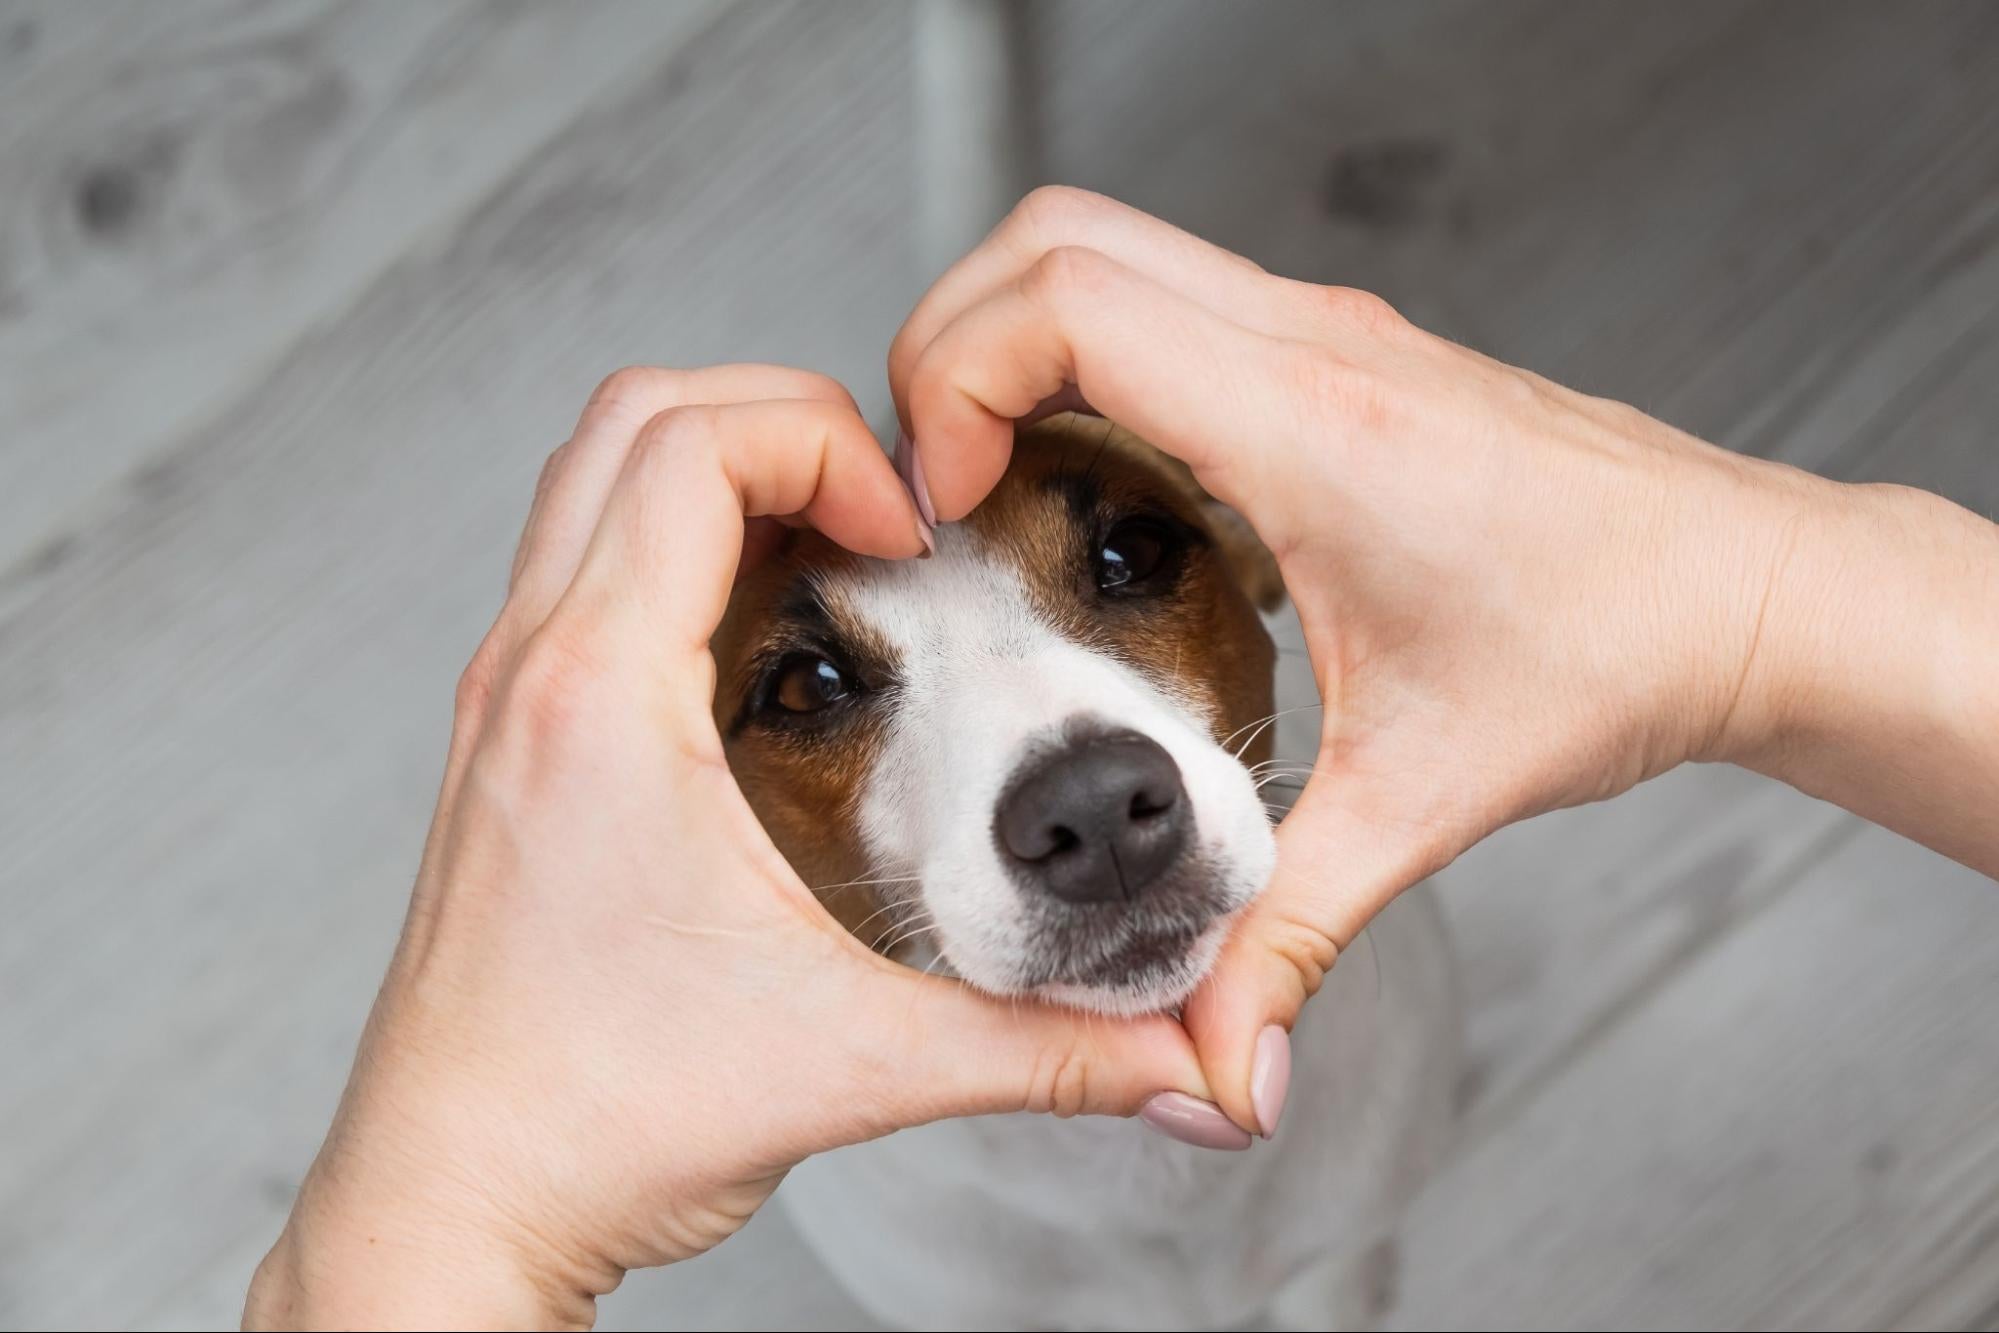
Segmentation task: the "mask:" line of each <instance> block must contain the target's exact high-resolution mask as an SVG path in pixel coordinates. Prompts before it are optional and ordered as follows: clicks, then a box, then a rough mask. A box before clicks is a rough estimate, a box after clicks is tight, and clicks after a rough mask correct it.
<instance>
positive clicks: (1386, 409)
mask: <svg viewBox="0 0 1999 1333" xmlns="http://www.w3.org/2000/svg"><path fill="white" fill-rule="evenodd" d="M1290 378H1291V381H1292V387H1293V388H1294V389H1295V390H1296V391H1297V394H1298V398H1299V401H1301V402H1303V403H1305V404H1306V405H1307V410H1308V411H1309V412H1310V413H1311V414H1312V416H1313V417H1315V418H1319V417H1322V416H1324V415H1330V416H1331V417H1333V418H1334V419H1335V420H1336V421H1338V422H1340V423H1342V425H1343V426H1345V427H1347V428H1348V429H1352V430H1359V431H1364V432H1373V431H1379V430H1381V429H1383V428H1384V427H1385V426H1386V425H1387V424H1388V422H1389V420H1390V417H1391V415H1392V412H1391V403H1390V398H1389V394H1388V390H1387V386H1386V385H1385V384H1383V382H1382V381H1381V379H1380V378H1379V377H1377V376H1376V375H1374V374H1373V373H1372V372H1370V371H1368V370H1366V369H1365V368H1363V367H1360V366H1357V365H1355V364H1354V363H1353V362H1351V361H1348V360H1347V359H1346V358H1344V357H1342V356H1340V355H1338V354H1337V353H1335V352H1333V351H1331V350H1330V349H1328V348H1324V347H1318V346H1305V347H1301V348H1299V349H1298V350H1297V352H1296V354H1295V355H1294V357H1293V358H1292V364H1291V374H1290Z"/></svg>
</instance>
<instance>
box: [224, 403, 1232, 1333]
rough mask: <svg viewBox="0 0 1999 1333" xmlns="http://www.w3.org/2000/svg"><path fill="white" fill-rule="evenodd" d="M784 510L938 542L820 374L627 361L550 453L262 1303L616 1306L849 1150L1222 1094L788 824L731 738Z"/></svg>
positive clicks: (279, 1315) (1173, 1032) (873, 538)
mask: <svg viewBox="0 0 1999 1333" xmlns="http://www.w3.org/2000/svg"><path fill="white" fill-rule="evenodd" d="M746 516H747V518H748V521H749V527H748V528H747V530H746V527H745V522H746ZM774 516H784V517H787V518H791V517H792V516H796V518H793V519H792V521H797V519H802V520H803V521H805V522H809V523H811V524H812V525H813V526H815V527H817V528H819V529H820V530H821V531H823V532H824V533H826V535H828V536H829V537H831V538H833V539H834V540H836V541H839V542H840V543H842V544H843V545H845V546H847V547H849V548H851V549H853V550H855V551H859V552H862V553H865V554H869V555H875V556H880V557H886V558H895V557H904V556H910V555H914V554H916V553H917V552H918V550H919V549H921V545H922V543H921V539H920V537H919V532H918V529H917V526H916V517H915V514H914V512H913V510H912V508H911V505H910V502H909V499H908V496H907V494H906V492H905V491H904V490H903V488H902V487H901V485H900V484H899V483H898V482H897V480H896V477H895V474H894V472H893V469H892V468H891V466H890V464H889V462H888V460H887V458H886V457H885V456H884V455H883V454H882V452H881V450H880V449H879V447H878V446H877V445H876V443H875V441H874V439H873V438H872V436H871V435H870V434H869V432H868V430H867V429H866V427H865V426H864V425H863V423H862V421H861V418H860V416H859V414H858V413H857V411H856V410H855V408H854V406H853V403H852V401H851V399H850V398H849V397H848V396H847V394H846V393H845V391H844V390H842V389H841V388H840V387H839V386H838V385H837V384H834V383H833V382H831V381H829V380H826V379H824V378H822V377H819V376H815V375H807V374H803V373H800V372H795V371H788V370H781V369H776V368H771V367H758V366H722V367H715V368H711V369H706V370H698V371H689V372H684V373H683V372H671V371H663V370H630V371H624V372H620V373H619V374H617V375H614V376H612V377H611V378H610V379H609V380H607V381H606V382H605V383H604V385H603V386H602V387H601V388H600V389H599V390H598V391H597V393H596V395H595V396H594V397H593V398H592V399H591V401H590V404H589V406H588V407H587V408H586V409H585V410H584V412H583V415H582V419H581V421H580V422H579V424H578V426H577V429H576V433H575V435H574V436H573V437H572V438H571V440H570V441H569V442H568V443H567V444H565V445H564V446H563V447H562V448H561V449H559V450H557V451H556V452H555V454H554V455H553V456H552V457H551V458H550V459H549V462H548V466H547V467H546V468H545V469H544V471H543V474H542V479H541V483H540V485H539V487H538V489H537V491H536V495H535V501H534V506H533V510H532V512H531V514H530V516H529V518H528V522H527V528H526V532H525V534H524V536H523V537H522V540H521V545H520V551H519V554H518V555H517V557H516V559H515V563H514V570H513V576H512V580H511V583H510V586H509V589H508V593H507V598H506V602H505V605H504V606H503V607H502V609H501V611H500V614H499V618H498V621H497V623H496V624H495V625H494V627H493V630H492V632H491V633H490V634H489V635H488V636H487V638H486V640H485V642H484V643H483V644H481V646H480V648H479V650H478V652H477V654H476V655H475V656H474V658H473V660H472V664H471V666H470V667H469V668H468V669H467V671H466V673H465V676H464V679H463V681H462V682H461V684H460V687H459V692H458V701H457V716H456V725H455V726H454V729H453V733H452V739H451V745H450V750H449V754H448V756H447V761H446V767H445V775H444V782H443V789H442V793H441V795H440V797H439V800H438V806H437V812H436V816H435V822H434V823H433V825H432V828H431V832H430V836H429V839H428V842H427V844H426V847H425V850H424V854H423V861H422V866H421V869H420V871H419V874H418V877H417V882H416V887H415V891H414V893H413V895H412V899H411V904H410V911H409V916H408V920H407V923H406V925H405V927H404V932H403V937H402V941H401V944H400V946H399V947H398V949H397V952H396V955H395V958H394V961H393V963H392V964H391V966H390V968H389V973H388V977H387V980H386V981H385V983H384V984H383V987H382V991H381V994H380V996H379V998H378V1000H377V1001H376V1004H375V1008H374V1011H373V1013H372V1015H371V1017H370V1019H369V1022H368V1025H367V1029H366V1031H365V1033H364V1034H363V1037H362V1040H361V1046H360V1051H359V1053H358V1055H357V1056H356V1059H355V1064H354V1070H353V1074H352V1076H351V1079H350V1081H349V1083H348V1086H347V1090H346V1094H345V1096H344V1097H343V1098H342V1101H341V1104H340V1108H339V1111H338V1114H337V1115H336V1117H335V1120H334V1123H333V1126H332V1130H331V1132H330V1133H329V1134H328V1136H327V1140H326V1144H325V1147H324V1148H323V1149H322V1150H321V1152H320V1155H319V1158H318V1160H317V1161H316V1162H315V1163H314V1165H313V1167H312V1170H311V1172H310V1173H309V1174H308V1176H307V1178H306V1180H305V1183H304V1185H303V1187H302V1189H301V1191H300V1194H299V1198H298V1201H297V1204H296V1206H295V1208H294V1210H293V1213H292V1216H291V1218H290V1220H289V1222H288V1224H287V1226H286V1228H285V1231H284V1234H283V1235H282V1236H281V1237H280V1239H279V1241H278V1243H277V1245H276V1247H275V1248H274V1249H273V1250H272V1251H271V1253H270V1255H269V1256H268V1257H267V1258H266V1259H265V1261H264V1263H263V1264H262V1265H261V1266H260V1268H259V1270H258V1274H257V1277H256V1280H255V1282H254V1283H253V1285H252V1288H251V1292H250V1299H249V1303H248V1307H247V1309H246V1311H245V1321H246V1323H247V1324H248V1325H250V1326H253V1327H266V1326H307V1325H337V1326H343V1327H365V1326H372V1325H390V1326H396V1327H452V1326H460V1325H470V1326H485V1327H496V1326H503V1325H516V1324H518V1325H523V1326H525V1325H530V1324H532V1325H535V1326H549V1325H554V1324H584V1323H587V1322H588V1321H589V1319H590V1317H591V1315H592V1313H593V1310H594V1305H593V1302H594V1297H595V1296H596V1295H598V1294H601V1293H602V1292H605V1291H608V1290H610V1289H611V1288H612V1287H614V1286H615V1285H616V1284H617V1282H618V1281H619V1279H620V1278H621V1277H622V1275H623V1273H624V1272H625V1271H626V1270H628V1269H631V1268H636V1267H640V1266H645V1265H654V1264H660V1263H665V1262H668V1261H671V1260H674V1259H680V1258H684V1257H687V1256H689V1255H693V1254H698V1253H700V1252H701V1251H703V1250H706V1249H708V1248H709V1247H710V1246H712V1245H714V1244H716V1243H717V1242H719V1241H721V1240H722V1239H724V1238H725V1237H727V1236H728V1235H730V1234H731V1233H732V1232H733V1231H735V1230H736V1228H738V1227H739V1226H741V1225H742V1224H743V1222H744V1221H745V1220H746V1219H747V1218H748V1217H749V1216H750V1214H751V1213H752V1212H753V1211H754V1210H755V1209H756V1208H757V1207H758V1206H759V1205H760V1204H761V1203H762V1202H763V1201H764V1200H765V1199H766V1198H767V1197H768V1196H769V1194H770V1192H771V1190H772V1189H773V1188H774V1187H775V1186H776V1185H777V1183H778V1181H779V1179H780V1178H781V1177H782V1176H783V1175H784V1173H785V1171H786V1170H787V1169H788V1168H789V1167H791V1166H792V1165H794V1164H795V1163H797V1162H798V1161H800V1160H801V1159H803V1158H804V1157H806V1156H807V1155H809V1154H811V1153H814V1152H818V1151H821V1150H823V1149H826V1148H831V1147H835V1146H838V1145H841V1144H847V1143H853V1142H857V1141H860V1140H863V1139H868V1138H873V1137H876V1136H878V1135H882V1134H886V1133H888V1132H890V1131H892V1130H895V1129H897V1128H900V1127H903V1126H907V1125H913V1124H917V1123H921V1122H924V1121H929V1120H934V1119H937V1118H940V1117H944V1116H954V1115H967V1114H977V1113H983V1112H999V1111H1020V1110H1030V1111H1043V1112H1053V1113H1055V1114H1057V1115H1073V1114H1077V1113H1094V1114H1103V1113H1108V1114H1130V1113H1132V1112H1133V1111H1135V1110H1137V1109H1138V1108H1139V1106H1140V1104H1141V1103H1143V1102H1144V1101H1146V1100H1147V1099H1148V1098H1149V1097H1151V1096H1152V1095H1153V1094H1155V1093H1158V1092H1160V1091H1161V1090H1162V1089H1175V1090H1181V1091H1184V1092H1189V1093H1193V1094H1196V1095H1202V1096H1204V1095H1205V1093H1206V1089H1205V1085H1204V1084H1203V1082H1202V1080H1201V1075H1200V1070H1199V1065H1198V1062H1197V1060H1196V1058H1195V1056H1194V1052H1193V1049H1192V1046H1191V1044H1190V1043H1189V1041H1188V1040H1187V1037H1186V1035H1185V1033H1184V1031H1183V1030H1182V1029H1181V1028H1180V1026H1179V1025H1178V1024H1176V1023H1174V1022H1172V1021H1171V1020H1169V1019H1163V1018H1162V1019H1156V1020H1150V1021H1143V1022H1137V1023H1106V1022H1102V1021H1096V1022H1092V1023H1090V1024H1089V1025H1088V1026H1087V1028H1086V1027H1085V1025H1084V1019H1083V1018H1082V1017H1081V1016H1079V1015H1071V1014H1069V1013H1066V1012H1063V1011H1057V1010H1052V1009H1044V1008H1040V1007H1037V1006H1034V1005H1031V1004H1000V1003H996V1002H993V1001H990V1000H986V999H982V998H980V997H978V996H975V995H973V994H972V993H970V992H968V991H966V990H965V989H963V988H961V987H960V986H959V985H957V984H956V983H953V982H947V981H942V980H938V979H936V978H928V977H922V976H919V975H917V974H916V973H914V972H912V971H909V970H907V969H904V968H902V967H899V966H897V965H896V964H893V963H890V962H888V961H886V960H885V959H882V958H879V957H877V956H875V955H874V954H871V953H869V952H868V951H867V950H866V949H864V948H863V947H862V946H861V945H860V944H859V943H857V942H856V941H855V940H854V939H853V937H852V936H850V935H849V934H847V933H846V932H845V931H843V930H841V929H840V928H839V927H838V926H836V925H835V924H834V922H833V921H832V920H831V918H830V917H828V916H827V914H826V913H825V911H824V910H823V909H822V908H821V907H820V906H819V904H818V903H817V902H816V901H814V899H813V898H812V896H811V894H810V893H809V892H808V891H807V890H806V888H805V887H804V885H803V884H801V883H800V882H799V880H798V878H797V876H796V875H794V874H793V873H792V871H791V869H790V867H789V866H787V865H786V864H785V862H784V861H783V859H782V858H781V857H780V856H779V855H778V853H777V851H776V850H775V848H773V847H772V845H771V843H770V840H769V838H768V837H767V836H766V835H765V833H764V831H763V829H762V828H761V827H760V826H759V825H758V823H757V821H756V819H755V817H754V816H753V815H752V814H751V812H750V809H749V807H748V806H747V805H746V804H745V803H744V801H743V798H742V796H741V794H740V793H739V791H738V790H737V787H736V784H735V781H734V780H733V779H732V778H731V776H730V774H729V771H728V768H727V767H726V765H725V763H724V761H723V754H722V746H721V741H720V738H719V736H718V735H717V732H716V728H715V725H714V723H713V721H712V720H711V707H712V703H713V696H714V673H715V668H714V663H713V661H712V659H711V658H710V656H709V652H708V640H709V636H710V634H711V633H712V631H713V630H714V629H715V627H716V625H717V623H718V621H719V620H720V618H721V616H722V612H723V609H724V606H725V604H726V602H727V600H728V596H729V590H730V580H731V575H732V572H733V571H735V570H736V569H737V567H738V560H739V556H740V557H741V559H742V560H743V561H745V562H748V561H753V560H755V559H756V558H757V555H758V553H759V550H760V549H767V547H768V545H769V540H768V539H769V537H770V536H771V530H770V524H772V523H773V522H775V521H776V518H775V517H774Z"/></svg>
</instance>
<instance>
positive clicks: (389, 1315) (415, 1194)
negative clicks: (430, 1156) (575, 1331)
mask: <svg viewBox="0 0 1999 1333" xmlns="http://www.w3.org/2000/svg"><path fill="white" fill-rule="evenodd" d="M377 1146H379V1145H377ZM380 1157H381V1154H380V1153H379V1152H375V1153H364V1152H361V1151H358V1150H357V1148H356V1146H355V1145H354V1144H353V1142H352V1136H351V1135H350V1134H348V1133H344V1132H343V1126H342V1125H340V1124H338V1123H336V1127H335V1130H334V1134H333V1136H332V1137H331V1138H329V1140H328V1143H327V1146H326V1147H325V1148H323V1149H322V1150H321V1153H320V1157H319V1160H318V1161H316V1162H314V1164H313V1167H312V1170H311V1171H310V1172H309V1173H308V1174H307V1176H306V1180H305V1183H304V1185H303V1186H302V1187H301V1188H300V1190H299V1197H298V1200H297V1202H296V1203H295V1204H294V1205H293V1208H292V1213H291V1216H290V1218H288V1219H287V1221H286V1223H285V1228H284V1231H283V1232H282V1233H281V1234H280V1235H279V1237H278V1240H277V1243H276V1244H275V1245H274V1246H272V1248H271V1251H270V1253H269V1254H268V1255H266V1256H265V1258H264V1260H263V1262H262V1263H260V1264H259V1265H258V1266H257V1271H256V1274H255V1276H254V1277H253V1278H252V1280H251V1284H250V1291H249V1296H248V1299H247V1301H246V1302H245V1305H244V1311H243V1325H244V1327H245V1328H438V1329H444V1328H495V1329H498V1328H588V1327H590V1325H591V1324H592V1323H593V1322H594V1319H595V1315H596V1294H597V1293H598V1292H600V1291H606V1290H609V1289H610V1288H611V1287H612V1286H614V1285H615V1284H616V1277H617V1276H618V1275H616V1274H609V1275H605V1274H592V1275H591V1276H590V1277H588V1278H585V1277H584V1276H583V1275H582V1274H581V1273H580V1272H579V1271H572V1267H571V1266H566V1265H565V1263H564V1260H563V1256H562V1253H561V1251H560V1248H559V1247H558V1246H556V1245H555V1244H553V1243H551V1242H547V1241H538V1240H537V1239H536V1238H535V1237H534V1236H533V1235H532V1234H531V1233H529V1232H528V1231H526V1230H525V1229H522V1228H518V1227H514V1226H512V1225H511V1224H509V1223H508V1221H507V1219H506V1218H505V1217H503V1216H502V1215H501V1214H500V1212H499V1211H498V1210H496V1209H495V1208H494V1207H493V1206H492V1205H491V1202H490V1200H488V1199H487V1198H485V1197H484V1194H483V1192H482V1191H479V1190H476V1189H473V1188H470V1187H466V1186H464V1185H463V1184H462V1183H454V1182H453V1180H452V1179H451V1178H450V1175H449V1173H448V1172H447V1171H440V1170H437V1169H434V1168H435V1162H433V1163H432V1165H431V1166H428V1167H427V1166H425V1165H424V1164H423V1162H422V1160H421V1159H420V1158H419V1157H418V1155H417V1154H402V1155H401V1156H399V1157H398V1159H397V1162H395V1163H389V1162H384V1161H382V1160H380Z"/></svg>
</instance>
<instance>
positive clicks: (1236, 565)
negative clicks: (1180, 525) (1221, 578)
mask: <svg viewBox="0 0 1999 1333" xmlns="http://www.w3.org/2000/svg"><path fill="white" fill-rule="evenodd" d="M1201 512H1202V514H1203V515H1204V516H1205V517H1206V518H1207V520H1208V531H1209V532H1210V533H1212V534H1213V535H1214V538H1215V545H1216V546H1218V547H1220V548H1221V552H1222V556H1223V558H1224V559H1226V560H1227V561H1228V562H1229V569H1230V571H1231V572H1232V573H1234V575H1235V581H1236V583H1237V584H1238V585H1239V586H1240V587H1241V588H1242V591H1243V595H1244V596H1246V597H1248V598H1249V602H1250V605H1251V606H1254V607H1255V608H1256V609H1257V610H1259V611H1275V610H1276V609H1277V608H1278V607H1280V606H1282V605H1283V604H1284V575H1283V574H1282V573H1280V572H1279V571H1278V568H1277V557H1276V556H1274V555H1272V554H1271V553H1270V548H1269V547H1268V546H1265V545H1264V544H1263V538H1261V537H1259V536H1257V535H1256V529H1255V528H1252V527H1251V526H1250V525H1249V520H1248V519H1246V518H1244V517H1243V516H1242V515H1241V514H1238V513H1237V512H1236V511H1235V510H1233V509H1231V508H1229V507H1228V506H1227V505H1225V504H1223V503H1222V502H1221V501H1220V500H1217V499H1215V498H1214V497H1213V496H1211V495H1209V494H1207V492H1205V491H1203V492H1202V493H1201Z"/></svg>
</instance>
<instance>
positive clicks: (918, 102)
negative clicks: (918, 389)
mask: <svg viewBox="0 0 1999 1333" xmlns="http://www.w3.org/2000/svg"><path fill="white" fill-rule="evenodd" d="M1027 11H1028V7H1027V6H1026V5H1025V4H1019V3H1012V2H1011V0H927V3H924V4H921V5H917V6H916V7H915V14H916V33H915V64H916V71H915V89H914V113H915V119H916V141H917V150H916V151H917V176H916V194H917V219H916V226H917V248H918V257H919V260H920V262H921V263H922V265H923V273H922V275H921V277H922V279H923V280H924V281H925V282H928V281H929V280H930V279H931V278H934V277H935V276H936V275H937V274H939V273H941V272H943V271H944V269H946V268H947V267H949V266H950V264H951V263H952V261H954V260H955V259H957V258H958V257H959V256H960V255H962V254H963V253H964V252H965V251H966V250H968V249H970V248H971V247H972V245H974V244H975V243H976V242H977V241H978V240H979V239H980V238H981V237H982V236H984V235H985V234H986V233H987V232H988V231H990V230H991V229H992V227H993V224H994V223H996V222H998V221H999V220H1000V218H1001V217H1003V216H1004V215H1005V213H1006V211H1007V210H1008V209H1009V208H1011V207H1013V204H1014V202H1015V201H1016V200H1018V199H1019V198H1020V196H1021V195H1023V194H1025V193H1027V191H1028V190H1029V189H1030V188H1031V187H1032V186H1033V185H1034V184H1035V180H1034V175H1035V169H1034V162H1033V157H1034V151H1033V138H1034V136H1033V122H1032V116H1031V113H1030V109H1029V107H1028V105H1027V98H1026V96H1025V83H1024V78H1023V76H1024V74H1025V71H1024V69H1023V56H1024V53H1025V50H1026V45H1027V43H1026V23H1027Z"/></svg>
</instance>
